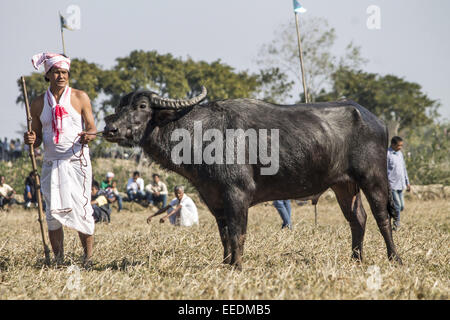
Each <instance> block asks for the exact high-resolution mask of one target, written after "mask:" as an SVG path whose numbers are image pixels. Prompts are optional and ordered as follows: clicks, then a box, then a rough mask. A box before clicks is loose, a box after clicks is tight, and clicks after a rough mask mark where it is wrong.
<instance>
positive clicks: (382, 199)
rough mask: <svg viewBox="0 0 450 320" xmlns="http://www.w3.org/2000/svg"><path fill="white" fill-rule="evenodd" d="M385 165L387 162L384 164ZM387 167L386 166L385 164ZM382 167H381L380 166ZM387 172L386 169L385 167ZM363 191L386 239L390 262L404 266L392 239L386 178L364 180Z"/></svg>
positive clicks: (362, 182) (362, 183)
mask: <svg viewBox="0 0 450 320" xmlns="http://www.w3.org/2000/svg"><path fill="white" fill-rule="evenodd" d="M384 163H385V162H384ZM384 166H385V164H384ZM380 167H381V166H380ZM383 169H384V170H385V168H384V167H383ZM360 185H361V189H362V190H363V191H364V194H365V195H366V198H367V201H368V202H369V205H370V209H371V210H372V214H373V216H374V217H375V220H376V221H377V225H378V228H379V229H380V232H381V235H382V236H383V238H384V241H385V243H386V248H387V254H388V258H389V260H394V261H396V262H398V263H400V264H402V259H401V258H400V256H399V255H398V253H397V249H396V248H395V244H394V239H393V237H392V228H391V221H390V218H389V212H388V206H389V186H388V181H387V176H386V177H378V176H373V177H366V178H365V179H362V181H361V183H360Z"/></svg>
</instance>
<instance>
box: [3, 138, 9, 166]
mask: <svg viewBox="0 0 450 320" xmlns="http://www.w3.org/2000/svg"><path fill="white" fill-rule="evenodd" d="M3 160H4V161H8V160H9V143H8V138H5V140H3Z"/></svg>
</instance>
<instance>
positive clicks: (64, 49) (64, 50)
mask: <svg viewBox="0 0 450 320" xmlns="http://www.w3.org/2000/svg"><path fill="white" fill-rule="evenodd" d="M61 38H62V46H63V53H64V55H66V45H65V43H64V30H63V28H61Z"/></svg>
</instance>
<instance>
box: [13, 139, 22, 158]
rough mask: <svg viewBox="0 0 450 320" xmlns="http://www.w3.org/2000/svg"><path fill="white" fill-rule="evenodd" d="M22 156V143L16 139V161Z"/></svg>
mask: <svg viewBox="0 0 450 320" xmlns="http://www.w3.org/2000/svg"><path fill="white" fill-rule="evenodd" d="M21 156H22V143H21V142H20V139H16V141H15V142H14V155H13V158H14V160H16V159H19V158H20V157H21Z"/></svg>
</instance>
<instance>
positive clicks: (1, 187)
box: [0, 175, 17, 210]
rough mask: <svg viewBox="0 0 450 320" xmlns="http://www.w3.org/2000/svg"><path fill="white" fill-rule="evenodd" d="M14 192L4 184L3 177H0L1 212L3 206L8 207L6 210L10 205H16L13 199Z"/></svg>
mask: <svg viewBox="0 0 450 320" xmlns="http://www.w3.org/2000/svg"><path fill="white" fill-rule="evenodd" d="M15 194H16V192H15V191H14V189H13V188H12V187H11V186H10V185H7V184H6V183H5V176H3V175H2V176H0V209H1V210H3V209H4V208H5V204H7V205H8V209H9V208H10V207H11V205H13V204H15V203H17V201H16V199H14V195H15Z"/></svg>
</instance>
